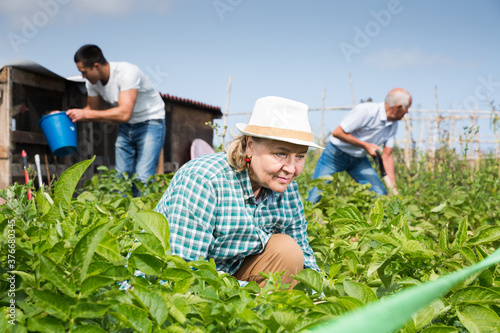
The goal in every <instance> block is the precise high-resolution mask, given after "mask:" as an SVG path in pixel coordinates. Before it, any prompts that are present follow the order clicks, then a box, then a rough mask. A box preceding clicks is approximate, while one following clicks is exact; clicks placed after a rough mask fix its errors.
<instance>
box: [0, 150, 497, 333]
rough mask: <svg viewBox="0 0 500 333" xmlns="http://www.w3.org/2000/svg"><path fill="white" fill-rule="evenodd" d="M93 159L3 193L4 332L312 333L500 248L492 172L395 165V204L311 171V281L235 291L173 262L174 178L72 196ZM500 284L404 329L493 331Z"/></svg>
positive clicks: (463, 287) (444, 300)
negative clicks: (166, 210)
mask: <svg viewBox="0 0 500 333" xmlns="http://www.w3.org/2000/svg"><path fill="white" fill-rule="evenodd" d="M396 160H398V159H396ZM92 162H93V160H87V161H83V162H80V163H78V164H75V165H74V166H72V167H71V168H69V169H68V170H66V171H65V172H64V173H63V175H61V177H60V178H59V179H58V180H57V182H55V184H54V187H53V188H46V189H40V190H39V191H37V193H35V195H34V200H28V198H27V186H25V185H18V184H14V185H13V186H11V187H9V188H7V189H6V190H4V191H2V192H0V195H1V197H2V198H4V199H5V200H6V201H7V203H6V204H4V205H2V206H0V233H1V234H2V237H1V240H0V260H1V262H2V265H1V266H0V277H1V278H0V310H1V311H2V313H3V314H4V315H2V316H0V331H2V332H4V331H5V332H46V331H50V332H136V331H138V332H299V331H303V332H307V331H312V330H314V329H315V328H316V327H318V325H321V324H322V323H325V322H328V321H330V320H333V319H336V318H340V317H341V316H343V315H345V314H348V313H350V312H351V311H354V310H356V309H360V308H363V307H364V306H365V305H367V304H373V303H376V302H378V301H379V300H381V299H384V298H386V297H388V296H391V295H395V294H397V293H398V292H400V291H402V290H405V289H407V288H409V287H412V286H417V285H420V284H422V283H424V282H428V281H434V280H436V279H438V278H439V277H442V276H445V275H447V274H449V273H451V272H455V271H458V270H460V269H462V268H466V267H468V266H470V265H473V264H475V263H477V262H480V261H481V260H483V259H484V258H486V257H487V256H489V255H490V254H491V253H493V251H494V250H495V249H497V248H498V245H499V243H500V226H499V225H498V223H497V221H498V219H497V216H498V211H497V210H496V209H493V207H498V206H499V204H500V199H499V197H498V192H497V189H498V178H495V177H494V176H495V175H498V162H496V163H497V164H495V162H494V161H484V162H482V163H481V165H479V167H476V168H474V169H470V168H469V169H464V168H463V167H457V166H455V165H456V164H457V161H455V162H452V161H451V162H450V163H449V164H448V165H444V164H443V165H441V166H440V168H441V170H446V168H449V169H450V170H453V172H455V175H456V174H457V173H458V172H464V173H466V174H465V175H464V176H463V177H448V176H447V175H448V174H449V172H451V171H447V172H444V173H443V172H442V171H440V172H438V171H436V169H435V170H434V172H430V171H423V170H424V169H420V171H418V170H407V169H405V167H403V166H402V165H399V166H398V167H397V170H398V184H400V195H399V196H392V197H385V196H381V197H379V196H377V195H375V194H373V192H370V191H369V190H368V187H367V186H361V185H358V184H356V183H354V182H353V181H351V180H350V179H349V178H348V176H346V175H343V174H338V175H335V176H334V177H331V179H330V180H331V183H329V184H325V183H324V181H323V180H315V181H310V180H309V179H310V175H311V173H312V169H313V161H311V162H308V163H310V165H307V166H306V169H305V170H304V173H303V175H301V177H300V178H299V179H298V183H299V186H300V189H301V192H302V193H301V194H302V195H303V197H304V198H305V197H307V191H308V190H309V189H310V188H311V187H312V186H318V187H320V189H322V190H323V198H322V200H321V201H320V202H319V203H318V204H315V205H311V204H310V203H308V202H304V207H305V213H306V217H307V220H308V223H309V226H308V228H309V229H308V235H309V240H310V243H311V246H312V248H313V250H314V251H315V254H316V258H317V261H318V264H319V266H320V269H321V272H316V271H313V270H310V269H306V270H303V271H302V272H300V273H299V274H297V275H296V276H295V277H294V278H295V279H296V280H298V281H299V284H298V285H297V286H295V287H294V289H293V290H288V286H287V285H283V284H282V283H281V279H280V275H281V274H280V273H275V274H268V275H265V276H266V278H267V281H268V282H267V285H266V286H265V287H263V288H260V287H259V286H258V285H257V284H255V283H249V284H248V285H247V286H245V287H240V285H239V283H238V281H237V280H236V279H235V278H234V277H232V276H229V275H228V274H226V273H222V272H219V271H217V269H216V267H215V264H214V262H213V261H210V260H208V261H206V260H197V261H194V262H186V261H184V260H183V259H181V258H180V257H178V256H174V255H172V254H171V252H170V246H169V230H168V221H167V220H166V219H165V217H164V216H163V215H161V214H158V213H156V212H154V211H153V209H154V208H155V206H156V204H157V203H158V201H159V199H160V197H161V195H162V194H163V192H164V191H165V189H166V187H167V186H168V183H169V181H170V179H171V177H172V174H169V175H156V176H153V177H152V178H151V179H150V183H149V184H148V185H147V186H143V185H142V184H140V183H139V184H138V183H137V182H135V179H134V177H131V178H129V177H117V176H118V175H116V172H115V171H114V170H107V169H106V168H102V167H101V168H99V169H100V171H101V173H100V174H99V175H96V176H94V177H93V178H92V179H91V180H90V181H88V182H87V183H86V184H85V186H84V188H80V189H77V188H76V187H77V184H78V182H79V179H80V177H81V176H82V174H83V173H84V171H85V170H86V169H87V168H88V167H89V165H90V164H91V163H92ZM454 163H455V164H454ZM452 168H455V169H452ZM471 174H472V175H473V176H472V177H471ZM443 178H445V179H443ZM134 184H135V186H137V188H138V189H139V190H140V191H141V193H142V195H141V196H140V197H137V198H134V197H133V196H132V192H131V188H132V186H133V185H134ZM28 185H29V184H28ZM485 198H487V199H488V202H482V200H484V199H485ZM488 209H490V210H494V211H487V210H488ZM477 215H479V217H478V216H477ZM9 260H10V261H9ZM499 273H500V270H499V269H498V268H497V267H495V266H492V267H490V268H488V269H485V270H482V271H480V272H478V273H477V274H474V275H473V276H472V277H470V278H468V279H467V280H464V281H462V282H460V283H459V284H457V285H455V286H454V287H453V288H452V289H451V290H450V291H449V292H447V293H446V294H445V295H441V296H440V297H437V298H436V299H435V300H434V301H433V302H432V303H430V304H428V305H427V306H426V307H425V308H423V309H421V310H420V311H418V312H416V313H414V314H413V316H412V318H409V319H408V321H407V323H406V324H405V325H404V326H403V327H402V328H401V329H400V330H399V332H407V333H409V332H425V333H431V332H497V331H498V327H500V324H499V323H500V317H499V314H500V308H499V304H500V286H499V284H498V283H499Z"/></svg>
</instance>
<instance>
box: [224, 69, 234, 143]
mask: <svg viewBox="0 0 500 333" xmlns="http://www.w3.org/2000/svg"><path fill="white" fill-rule="evenodd" d="M232 79H233V76H232V74H229V83H228V84H227V97H226V110H225V111H224V128H223V129H222V142H224V138H225V137H226V130H227V118H228V117H229V99H230V97H231V81H232Z"/></svg>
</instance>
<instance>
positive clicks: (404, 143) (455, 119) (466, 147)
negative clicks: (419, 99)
mask: <svg viewBox="0 0 500 333" xmlns="http://www.w3.org/2000/svg"><path fill="white" fill-rule="evenodd" d="M229 93H230V86H229V88H228V99H227V105H226V110H225V113H224V114H223V118H224V125H227V123H228V117H230V116H242V115H246V116H247V121H248V120H249V119H250V115H251V112H231V113H230V112H229V111H228V104H229ZM325 95H326V94H325V91H324V92H323V100H322V106H321V107H320V108H309V111H310V112H318V111H320V112H321V121H320V133H318V134H317V140H318V141H319V143H321V144H323V143H325V142H326V140H327V138H328V136H329V135H330V133H327V134H326V135H325V120H324V119H325V114H326V112H331V111H337V112H338V111H349V110H351V109H352V107H353V106H352V105H349V106H332V107H325ZM353 104H354V97H353ZM490 107H491V110H477V109H476V110H454V109H439V107H438V103H437V96H436V109H434V110H430V109H410V113H408V114H407V115H406V116H405V117H404V118H403V121H402V122H401V123H400V128H399V132H402V133H398V136H397V140H396V144H397V145H398V146H400V147H402V148H403V151H404V153H403V155H404V162H405V164H406V165H407V166H408V167H409V166H410V165H411V163H412V162H413V160H414V153H415V151H417V150H418V151H420V152H426V153H427V154H428V156H429V158H430V159H434V157H435V154H436V151H437V150H438V149H440V148H443V147H447V148H449V149H452V150H455V151H458V152H464V151H465V152H466V153H467V159H468V160H477V159H480V158H481V156H483V155H485V154H486V153H493V154H494V156H495V157H496V158H497V159H500V133H499V129H500V128H499V127H500V111H496V110H495V109H494V107H493V106H492V105H490ZM481 122H482V124H480V123H481ZM329 125H331V124H329ZM402 125H404V126H402ZM458 126H461V127H462V129H463V130H462V131H459V130H457V127H458ZM485 126H486V129H488V128H487V126H489V127H490V129H491V133H489V134H487V133H486V131H485V129H484V128H485ZM335 127H336V125H335ZM480 128H481V129H482V130H481V131H479V129H480ZM224 135H225V130H224V132H223V136H224ZM401 136H403V138H401ZM417 137H418V138H417ZM488 146H490V147H488ZM491 146H493V149H491ZM488 148H489V149H488Z"/></svg>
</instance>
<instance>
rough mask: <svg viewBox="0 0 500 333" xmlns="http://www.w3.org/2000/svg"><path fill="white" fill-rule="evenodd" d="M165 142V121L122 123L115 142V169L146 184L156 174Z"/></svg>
mask: <svg viewBox="0 0 500 333" xmlns="http://www.w3.org/2000/svg"><path fill="white" fill-rule="evenodd" d="M164 141H165V120H161V119H160V120H146V121H144V122H141V123H137V124H127V123H122V124H120V126H119V127H118V137H117V138H116V142H115V168H116V170H117V171H118V174H119V175H121V174H122V173H123V172H126V173H128V174H129V175H130V176H132V175H133V174H134V173H136V174H137V178H138V179H139V180H140V181H141V182H142V183H144V184H146V182H147V180H148V178H149V176H152V175H154V174H156V166H157V164H158V158H159V157H160V151H161V148H162V147H163V142H164Z"/></svg>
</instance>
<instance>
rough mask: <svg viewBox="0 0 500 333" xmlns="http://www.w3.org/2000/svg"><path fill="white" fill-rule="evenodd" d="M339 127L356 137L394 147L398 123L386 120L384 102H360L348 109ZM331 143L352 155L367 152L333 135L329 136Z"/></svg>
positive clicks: (356, 155)
mask: <svg viewBox="0 0 500 333" xmlns="http://www.w3.org/2000/svg"><path fill="white" fill-rule="evenodd" d="M340 127H342V129H343V130H344V132H346V133H350V134H352V135H354V137H356V138H357V139H359V140H361V141H364V142H369V143H374V144H376V145H379V146H381V145H384V146H385V147H388V148H392V147H394V140H395V136H396V133H397V132H398V123H397V122H394V121H388V120H387V114H386V113H385V106H384V103H361V104H358V105H356V106H355V107H354V108H353V109H352V110H351V111H349V112H348V113H347V114H346V115H345V116H344V118H343V119H342V121H341V122H340ZM330 141H331V143H333V144H334V145H335V146H337V147H338V148H339V149H340V150H342V151H343V152H345V153H347V154H349V155H351V156H353V157H358V158H359V157H364V156H366V155H367V154H368V153H367V151H366V150H364V149H363V148H361V147H358V146H355V145H352V144H350V143H347V142H343V141H341V140H339V139H337V138H336V137H334V136H331V137H330Z"/></svg>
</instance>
